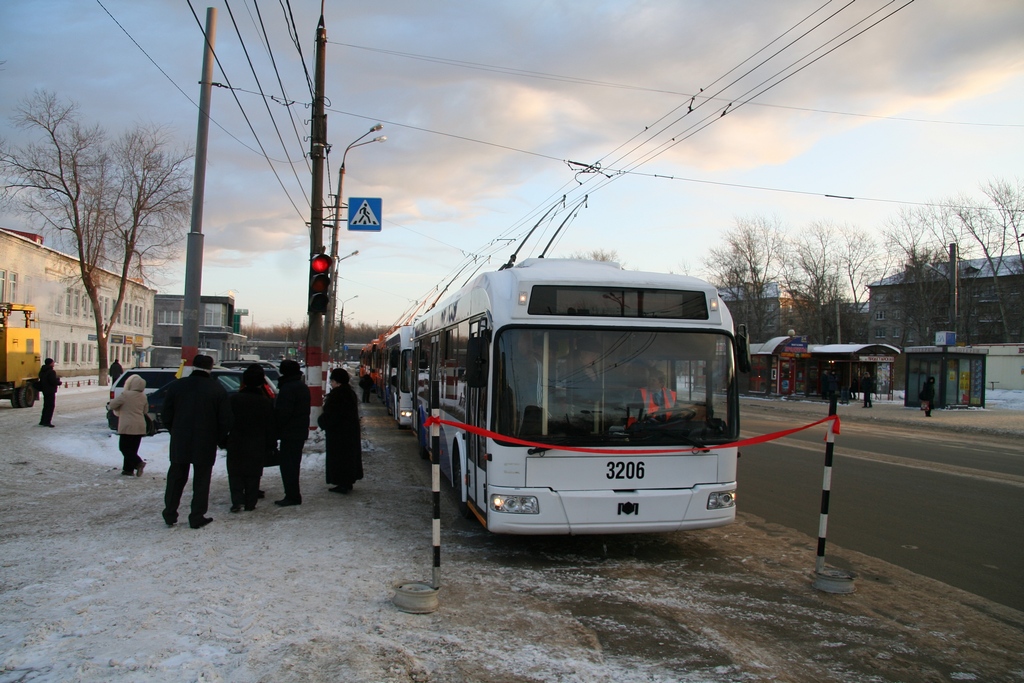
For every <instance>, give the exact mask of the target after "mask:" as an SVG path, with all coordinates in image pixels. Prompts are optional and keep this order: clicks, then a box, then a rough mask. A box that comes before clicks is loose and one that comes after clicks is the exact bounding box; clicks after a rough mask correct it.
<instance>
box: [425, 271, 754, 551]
mask: <svg viewBox="0 0 1024 683" xmlns="http://www.w3.org/2000/svg"><path fill="white" fill-rule="evenodd" d="M414 344H415V350H416V353H417V361H418V362H417V365H418V388H417V410H416V415H415V416H414V422H415V429H416V434H417V438H418V439H419V440H420V446H421V449H423V450H422V452H423V454H424V456H425V457H433V458H437V462H438V463H439V466H440V469H441V471H442V472H444V474H445V475H446V477H447V478H448V481H449V482H451V483H452V486H453V487H454V492H455V494H456V495H457V497H458V500H459V504H460V512H462V514H463V515H465V516H467V517H469V516H475V517H476V518H477V519H478V520H479V521H480V522H481V523H482V524H483V525H484V526H485V527H486V528H487V529H489V530H490V531H493V532H496V533H507V534H596V533H633V532H652V531H675V530H679V529H699V528H707V527H714V526H721V525H725V524H729V523H730V522H732V521H734V519H735V516H736V509H735V504H736V457H737V454H736V448H735V446H731V445H730V444H731V443H732V442H734V441H736V440H737V439H738V437H739V429H740V425H739V398H738V394H737V371H740V370H742V371H747V370H748V369H749V360H750V355H749V345H748V342H747V339H746V335H745V332H743V333H741V334H739V335H736V334H735V333H734V330H733V322H732V318H731V316H730V315H729V311H728V310H727V309H726V307H725V305H724V304H723V303H722V301H721V300H720V299H719V297H718V292H717V290H716V289H715V287H713V286H712V285H710V284H708V283H707V282H703V281H701V280H698V279H695V278H691V277H684V276H678V275H667V274H661V273H642V272H636V271H627V270H622V269H621V268H620V267H619V266H618V265H617V264H613V263H605V262H597V261H581V260H568V259H527V260H525V261H523V262H522V263H520V264H518V265H516V266H514V267H511V268H503V269H501V270H498V271H495V272H491V273H484V274H481V275H478V276H476V277H475V278H474V279H473V280H472V281H471V282H470V283H469V284H467V285H466V286H465V287H463V288H462V289H461V290H460V291H459V292H458V293H457V294H455V295H454V296H452V297H451V298H449V299H447V300H446V301H444V302H443V303H441V304H439V305H438V306H436V307H435V308H434V309H432V310H431V311H430V312H428V313H427V314H426V315H424V316H423V317H422V318H420V319H419V320H417V322H416V324H415V338H414ZM432 388H433V391H431V389H432ZM435 392H436V393H437V394H438V398H437V402H438V404H439V405H438V408H439V411H440V412H439V416H440V419H441V420H442V422H441V429H440V432H441V437H440V447H439V449H437V450H439V452H437V453H432V452H431V441H432V440H431V438H430V427H429V426H428V425H427V424H424V423H425V422H426V421H427V419H428V418H429V417H430V416H431V404H430V402H431V394H432V393H435Z"/></svg>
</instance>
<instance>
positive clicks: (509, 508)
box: [491, 493, 540, 515]
mask: <svg viewBox="0 0 1024 683" xmlns="http://www.w3.org/2000/svg"><path fill="white" fill-rule="evenodd" d="M491 510H493V511H494V512H509V513H512V514H517V515H537V514H540V503H539V502H538V501H537V497H536V496H502V495H500V494H497V493H495V494H492V495H491Z"/></svg>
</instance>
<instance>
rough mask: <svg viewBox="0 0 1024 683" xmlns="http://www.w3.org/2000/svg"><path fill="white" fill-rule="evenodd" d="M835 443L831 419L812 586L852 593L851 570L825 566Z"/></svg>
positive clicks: (831, 406) (832, 405)
mask: <svg viewBox="0 0 1024 683" xmlns="http://www.w3.org/2000/svg"><path fill="white" fill-rule="evenodd" d="M828 414H829V416H832V415H835V414H836V395H835V394H834V393H833V394H832V398H831V400H830V401H829V404H828ZM835 445H836V432H835V422H834V421H833V422H832V424H831V425H830V426H829V430H828V434H827V435H826V437H825V474H824V476H823V478H822V482H821V516H820V518H819V520H818V557H817V559H816V560H815V563H814V587H815V588H817V589H818V590H820V591H824V592H826V593H852V592H853V590H854V586H853V574H852V573H851V572H848V571H845V570H842V569H834V568H826V567H825V538H826V536H827V535H828V506H829V499H830V497H831V495H832V457H833V454H834V452H835Z"/></svg>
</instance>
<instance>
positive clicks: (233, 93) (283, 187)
mask: <svg viewBox="0 0 1024 683" xmlns="http://www.w3.org/2000/svg"><path fill="white" fill-rule="evenodd" d="M188 7H189V9H190V10H191V11H192V16H193V17H195V20H196V24H197V25H198V26H199V31H200V32H201V33H202V34H203V38H204V39H205V40H206V44H207V47H209V48H210V52H211V53H212V54H213V58H214V60H215V61H216V62H217V67H218V68H219V69H220V72H221V74H222V75H223V76H224V80H225V81H227V82H228V86H231V79H230V78H228V75H227V71H226V70H225V69H224V65H223V64H221V62H220V58H219V57H218V56H217V51H216V50H214V49H213V46H212V45H210V40H209V37H208V36H207V35H206V29H205V28H204V27H203V24H202V22H201V21H200V20H199V15H197V14H196V10H195V8H194V7H193V6H192V0H188ZM230 92H231V96H232V97H233V98H234V99H235V104H237V105H238V109H239V111H240V112H241V113H242V118H243V119H245V123H246V125H247V126H248V127H249V131H250V132H251V133H252V135H253V138H255V140H256V144H257V145H259V148H260V152H261V156H262V157H263V158H264V159H266V160H267V165H268V166H270V171H271V173H273V174H274V177H275V178H276V179H277V183H278V185H280V186H281V189H282V190H283V191H284V193H285V196H286V197H288V201H289V202H290V203H291V205H292V208H294V209H295V213H297V214H298V215H299V217H300V218H302V220H303V221H305V216H304V215H303V213H302V211H301V210H300V209H299V207H298V206H297V205H296V204H295V200H294V199H292V196H291V194H289V193H288V188H286V187H285V185H284V181H282V180H281V176H280V175H279V174H278V172H277V169H276V168H275V167H274V164H273V162H272V161H271V160H270V156H269V155H268V154H267V150H266V148H265V147H264V146H263V143H262V142H261V141H260V137H259V135H258V134H257V133H256V129H255V128H254V127H253V125H252V121H251V120H250V119H249V115H248V114H246V112H245V107H243V106H242V102H241V101H240V100H239V99H238V95H237V94H235V91H234V90H233V89H231V90H230Z"/></svg>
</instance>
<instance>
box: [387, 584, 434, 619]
mask: <svg viewBox="0 0 1024 683" xmlns="http://www.w3.org/2000/svg"><path fill="white" fill-rule="evenodd" d="M439 590H440V589H439V588H434V587H432V586H430V585H429V584H426V583H418V582H416V581H403V582H401V583H397V584H395V597H393V598H392V599H391V602H393V603H395V607H397V608H398V609H400V610H402V611H403V612H408V613H409V614H429V613H431V612H434V611H436V610H437V607H438V601H437V592H438V591H439Z"/></svg>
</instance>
